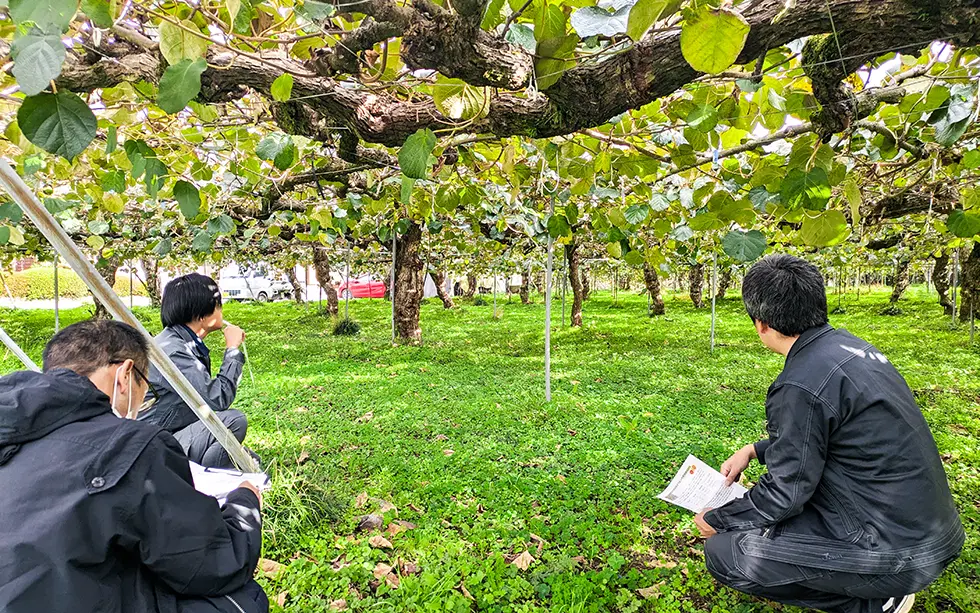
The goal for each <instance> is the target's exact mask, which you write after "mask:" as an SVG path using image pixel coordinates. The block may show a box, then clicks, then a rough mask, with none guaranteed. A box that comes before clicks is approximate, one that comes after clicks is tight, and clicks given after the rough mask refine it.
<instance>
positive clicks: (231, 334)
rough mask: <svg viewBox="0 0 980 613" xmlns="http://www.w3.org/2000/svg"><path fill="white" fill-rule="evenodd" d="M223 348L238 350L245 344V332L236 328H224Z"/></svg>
mask: <svg viewBox="0 0 980 613" xmlns="http://www.w3.org/2000/svg"><path fill="white" fill-rule="evenodd" d="M224 332H225V346H226V347H227V348H228V349H238V348H239V347H241V345H242V343H244V342H245V331H244V330H242V329H241V328H239V327H238V326H232V325H229V326H226V327H225V330H224Z"/></svg>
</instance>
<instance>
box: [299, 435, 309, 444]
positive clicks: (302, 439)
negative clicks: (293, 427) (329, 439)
mask: <svg viewBox="0 0 980 613" xmlns="http://www.w3.org/2000/svg"><path fill="white" fill-rule="evenodd" d="M309 442H310V435H309V434H307V435H306V436H304V437H302V438H300V439H299V444H300V445H305V444H307V443H309Z"/></svg>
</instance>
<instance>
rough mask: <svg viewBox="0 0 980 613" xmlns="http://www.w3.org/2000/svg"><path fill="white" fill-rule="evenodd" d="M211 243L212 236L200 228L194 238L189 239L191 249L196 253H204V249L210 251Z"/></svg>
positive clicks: (212, 242) (212, 241)
mask: <svg viewBox="0 0 980 613" xmlns="http://www.w3.org/2000/svg"><path fill="white" fill-rule="evenodd" d="M213 244H214V238H213V237H212V236H211V235H210V234H208V233H207V232H205V231H204V230H201V231H199V232H198V233H197V236H195V237H194V240H193V241H191V249H193V250H194V251H197V252H198V253H204V252H205V251H211V246H212V245H213Z"/></svg>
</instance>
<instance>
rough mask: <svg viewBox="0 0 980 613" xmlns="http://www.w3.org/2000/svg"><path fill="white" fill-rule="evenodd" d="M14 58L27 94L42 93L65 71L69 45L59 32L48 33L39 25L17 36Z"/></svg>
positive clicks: (12, 47)
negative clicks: (63, 67)
mask: <svg viewBox="0 0 980 613" xmlns="http://www.w3.org/2000/svg"><path fill="white" fill-rule="evenodd" d="M10 57H12V58H13V60H14V68H13V71H12V72H13V74H14V77H15V78H16V79H17V84H18V85H20V90H21V91H22V92H24V94H25V95H28V96H35V95H37V94H40V93H41V92H43V91H44V90H45V89H47V87H48V85H49V84H50V82H51V81H53V80H55V79H56V78H58V75H60V74H61V65H62V64H63V63H64V61H65V46H64V45H63V44H61V37H60V36H58V35H57V34H45V33H44V32H42V31H40V30H38V29H37V28H31V31H30V33H28V34H27V35H26V36H22V37H20V38H18V39H16V40H14V42H13V44H11V45H10Z"/></svg>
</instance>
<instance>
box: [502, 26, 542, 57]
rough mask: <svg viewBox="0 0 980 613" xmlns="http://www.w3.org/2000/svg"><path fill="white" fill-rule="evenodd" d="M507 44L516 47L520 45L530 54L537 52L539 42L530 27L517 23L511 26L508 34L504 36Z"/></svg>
mask: <svg viewBox="0 0 980 613" xmlns="http://www.w3.org/2000/svg"><path fill="white" fill-rule="evenodd" d="M504 38H506V39H507V42H509V43H512V44H514V45H519V46H521V47H523V48H524V50H525V51H527V52H528V53H534V52H535V50H537V47H538V42H537V40H536V39H535V38H534V30H532V29H531V28H530V26H528V25H526V24H523V23H515V24H513V25H511V26H510V29H509V30H507V34H505V35H504Z"/></svg>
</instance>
